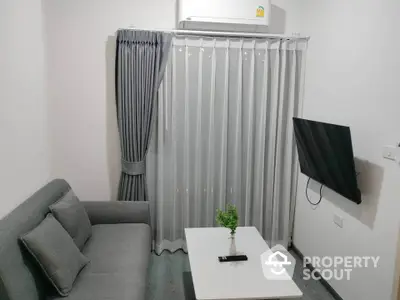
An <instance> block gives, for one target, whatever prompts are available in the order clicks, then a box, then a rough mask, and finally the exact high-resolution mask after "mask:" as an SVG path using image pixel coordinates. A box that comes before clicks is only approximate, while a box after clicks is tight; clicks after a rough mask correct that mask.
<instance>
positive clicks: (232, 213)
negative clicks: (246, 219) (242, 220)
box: [215, 204, 239, 235]
mask: <svg viewBox="0 0 400 300" xmlns="http://www.w3.org/2000/svg"><path fill="white" fill-rule="evenodd" d="M215 220H216V221H217V223H218V224H219V225H221V226H223V227H226V228H229V229H230V230H231V235H234V234H235V232H236V228H237V227H238V222H239V216H238V212H237V208H236V206H235V205H233V204H228V205H227V206H226V211H222V210H220V209H217V217H216V218H215Z"/></svg>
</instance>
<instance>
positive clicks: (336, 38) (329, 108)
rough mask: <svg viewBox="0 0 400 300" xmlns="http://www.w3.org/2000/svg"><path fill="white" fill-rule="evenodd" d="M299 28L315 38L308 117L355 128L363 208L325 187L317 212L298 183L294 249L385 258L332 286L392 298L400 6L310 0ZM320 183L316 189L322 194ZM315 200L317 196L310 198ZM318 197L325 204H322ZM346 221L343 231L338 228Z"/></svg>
mask: <svg viewBox="0 0 400 300" xmlns="http://www.w3.org/2000/svg"><path fill="white" fill-rule="evenodd" d="M296 8H297V9H298V10H297V13H298V14H299V15H300V16H301V18H300V19H299V22H298V23H297V25H296V28H298V31H300V32H301V33H302V34H305V35H310V36H311V40H310V43H309V51H308V61H307V75H306V93H305V101H304V117H306V118H310V119H316V120H321V121H328V122H333V123H338V124H346V125H350V126H351V131H352V138H353V147H354V154H355V156H356V157H357V169H358V171H360V172H361V174H360V176H359V179H360V187H361V190H362V192H363V194H364V195H363V201H364V202H363V203H362V204H361V205H359V206H357V205H355V204H353V203H351V202H350V201H348V200H346V199H344V198H343V197H341V196H339V195H337V194H335V193H334V192H332V191H330V190H328V189H325V190H324V200H323V202H322V203H321V205H320V206H319V207H318V208H317V209H315V210H313V209H312V208H311V207H310V205H309V204H308V203H307V201H306V199H305V196H304V189H305V180H306V178H305V177H304V176H303V175H301V176H300V181H299V189H298V197H297V208H296V216H295V217H296V219H295V232H294V244H295V245H296V246H297V247H298V248H299V249H300V251H301V252H302V253H303V254H304V255H308V256H325V255H329V256H333V255H367V256H372V255H379V256H381V261H380V265H379V269H378V270H375V269H358V270H354V271H353V272H352V274H351V276H352V277H351V281H333V280H332V281H331V282H330V283H331V285H332V286H333V287H334V288H335V289H336V291H337V292H338V293H339V294H340V295H341V296H342V297H343V299H345V300H354V299H364V300H368V299H371V300H372V299H382V300H388V299H391V292H392V283H393V279H394V278H393V276H394V265H395V251H396V245H397V238H398V230H399V216H400V184H399V183H400V166H398V165H396V164H395V163H394V162H391V161H387V160H384V159H383V158H382V157H381V153H382V146H383V145H388V144H389V145H390V144H391V145H394V144H395V143H396V142H400V136H399V130H400V118H399V111H400V92H399V82H400V81H399V72H398V70H399V67H400V59H399V53H400V41H399V39H398V38H394V37H397V36H398V28H399V26H400V20H399V18H398V15H399V12H400V1H398V0H381V1H375V0H352V1H331V0H303V1H301V6H300V8H299V6H298V5H297V7H296ZM317 188H318V186H317V185H315V184H313V185H312V189H314V190H316V191H317ZM310 194H311V196H312V197H313V199H316V198H317V197H318V195H317V193H313V192H311V193H310ZM317 199H318V198H317ZM335 213H337V214H339V215H340V216H342V217H343V218H344V227H343V228H342V229H341V228H339V227H337V226H336V225H335V224H334V223H333V215H334V214H335Z"/></svg>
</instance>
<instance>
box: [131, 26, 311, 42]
mask: <svg viewBox="0 0 400 300" xmlns="http://www.w3.org/2000/svg"><path fill="white" fill-rule="evenodd" d="M125 29H129V30H145V31H163V32H168V33H172V34H176V35H208V36H228V37H252V38H254V37H255V38H275V39H283V40H306V41H308V40H309V39H310V37H309V36H288V35H281V34H271V33H257V32H235V31H203V30H186V29H147V28H146V29H145V28H137V27H128V28H125Z"/></svg>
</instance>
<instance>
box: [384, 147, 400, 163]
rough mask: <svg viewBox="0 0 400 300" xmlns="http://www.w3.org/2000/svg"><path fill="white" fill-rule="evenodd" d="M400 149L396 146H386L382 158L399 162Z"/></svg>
mask: <svg viewBox="0 0 400 300" xmlns="http://www.w3.org/2000/svg"><path fill="white" fill-rule="evenodd" d="M399 153H400V148H399V147H395V146H384V147H383V153H382V156H383V157H384V158H386V159H390V160H394V161H399V159H400V155H399Z"/></svg>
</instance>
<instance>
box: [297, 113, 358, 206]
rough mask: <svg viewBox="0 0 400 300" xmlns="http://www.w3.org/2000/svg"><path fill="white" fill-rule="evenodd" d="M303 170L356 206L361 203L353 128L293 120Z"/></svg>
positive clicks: (298, 119)
mask: <svg viewBox="0 0 400 300" xmlns="http://www.w3.org/2000/svg"><path fill="white" fill-rule="evenodd" d="M293 124H294V132H295V138H296V144H297V151H298V154H299V161H300V169H301V172H302V173H303V174H305V175H306V176H308V177H310V178H312V179H314V180H316V181H318V182H319V183H321V184H323V185H325V186H327V187H328V188H330V189H332V190H334V191H336V192H337V193H339V194H340V195H342V196H344V197H346V198H347V199H349V200H352V201H354V202H355V203H357V204H359V203H361V193H360V191H359V189H358V186H357V174H356V170H355V166H354V155H353V146H352V143H351V134H350V128H349V127H347V126H340V125H335V124H328V123H322V122H316V121H310V120H305V119H300V118H293Z"/></svg>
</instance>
